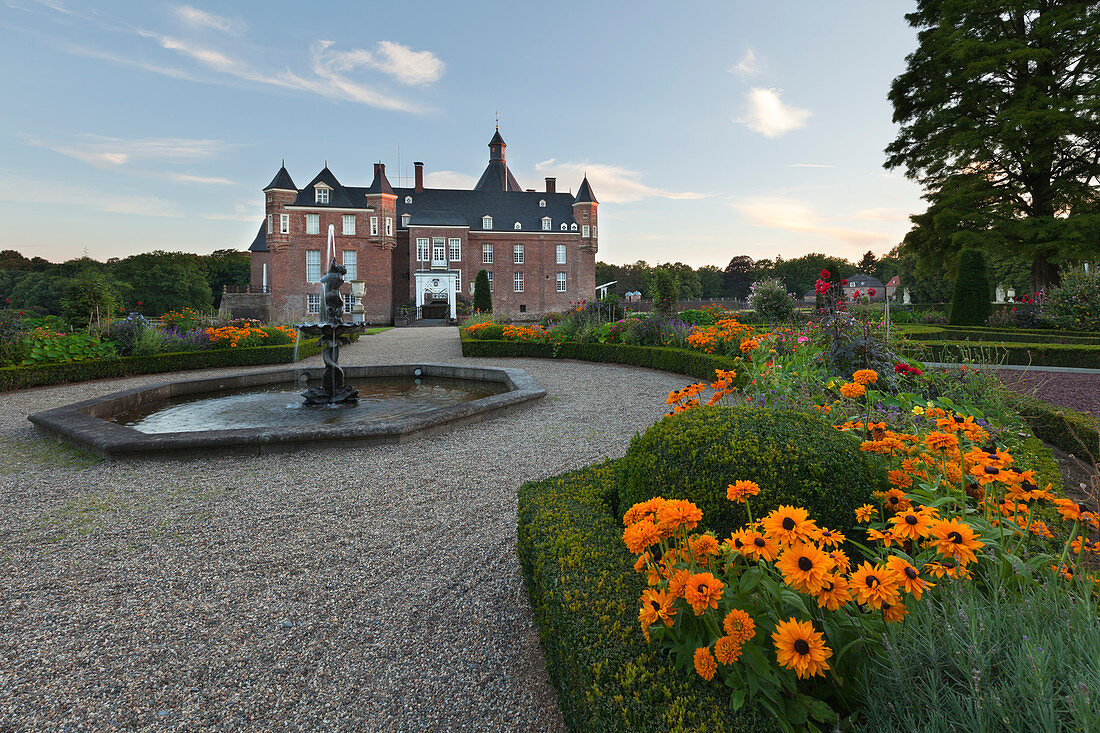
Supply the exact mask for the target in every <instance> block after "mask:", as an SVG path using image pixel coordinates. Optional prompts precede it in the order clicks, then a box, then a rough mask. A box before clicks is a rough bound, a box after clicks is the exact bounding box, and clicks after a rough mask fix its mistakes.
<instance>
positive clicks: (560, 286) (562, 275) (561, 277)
mask: <svg viewBox="0 0 1100 733" xmlns="http://www.w3.org/2000/svg"><path fill="white" fill-rule="evenodd" d="M558 292H559V293H564V292H565V273H564V272H559V273H558Z"/></svg>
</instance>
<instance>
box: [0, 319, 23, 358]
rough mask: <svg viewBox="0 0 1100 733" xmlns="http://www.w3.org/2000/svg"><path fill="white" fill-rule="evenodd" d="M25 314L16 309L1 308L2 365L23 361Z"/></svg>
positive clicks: (0, 352)
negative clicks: (22, 334) (21, 335)
mask: <svg viewBox="0 0 1100 733" xmlns="http://www.w3.org/2000/svg"><path fill="white" fill-rule="evenodd" d="M22 332H23V315H22V314H21V313H20V312H19V311H16V310H0V366H7V365H8V364H18V363H19V362H21V361H23V345H22V343H21V342H20V339H19V335H20V334H21V333H22Z"/></svg>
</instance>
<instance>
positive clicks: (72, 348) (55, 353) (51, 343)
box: [20, 328, 118, 366]
mask: <svg viewBox="0 0 1100 733" xmlns="http://www.w3.org/2000/svg"><path fill="white" fill-rule="evenodd" d="M20 341H21V342H22V347H21V348H22V352H23V365H24V366H29V365H32V364H54V363H58V362H66V361H93V360H97V359H111V358H114V357H117V356H118V354H117V352H116V350H115V345H114V344H113V343H112V342H110V341H107V342H103V341H100V340H99V339H98V338H96V337H95V336H90V335H88V334H86V333H56V332H53V331H47V330H45V329H42V328H36V329H35V330H33V331H31V332H30V333H28V334H26V335H24V336H23V337H22V338H21V339H20Z"/></svg>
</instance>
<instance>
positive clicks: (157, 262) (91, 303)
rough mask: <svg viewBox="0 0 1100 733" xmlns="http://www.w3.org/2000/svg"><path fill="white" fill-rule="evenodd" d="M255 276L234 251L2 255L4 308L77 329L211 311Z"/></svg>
mask: <svg viewBox="0 0 1100 733" xmlns="http://www.w3.org/2000/svg"><path fill="white" fill-rule="evenodd" d="M250 278H251V274H250V265H249V255H248V253H247V252H239V251H237V250H231V249H225V250H217V251H215V252H213V253H211V254H208V255H196V254H189V253H186V252H163V251H155V252H145V253H142V254H137V255H131V256H130V257H124V258H121V259H120V258H117V257H113V258H111V259H109V260H107V261H105V262H100V261H98V260H95V259H92V258H91V257H87V256H85V257H79V258H76V259H72V260H68V261H66V262H62V263H53V262H49V261H47V260H45V259H43V258H41V257H32V258H28V257H25V256H24V255H22V254H20V253H19V252H16V251H14V250H5V251H2V252H0V302H2V304H3V307H5V308H8V309H15V310H22V311H26V312H29V313H33V314H36V315H57V316H62V317H64V318H66V319H67V320H68V321H69V323H71V324H72V325H74V326H77V325H81V324H87V323H89V322H91V321H98V320H105V319H108V318H115V317H117V316H118V314H120V313H130V312H136V313H141V314H143V315H147V316H159V315H162V314H164V313H167V312H168V311H172V310H179V309H181V308H194V309H196V310H200V311H203V310H210V309H214V308H217V307H218V305H219V304H220V302H221V294H222V288H223V286H225V285H247V284H248V283H249V281H250Z"/></svg>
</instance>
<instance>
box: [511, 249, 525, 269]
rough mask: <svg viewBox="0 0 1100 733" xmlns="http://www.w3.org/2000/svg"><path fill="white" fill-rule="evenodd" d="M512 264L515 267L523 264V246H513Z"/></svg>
mask: <svg viewBox="0 0 1100 733" xmlns="http://www.w3.org/2000/svg"><path fill="white" fill-rule="evenodd" d="M512 264H513V265H522V264H523V245H522V244H513V245H512Z"/></svg>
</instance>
